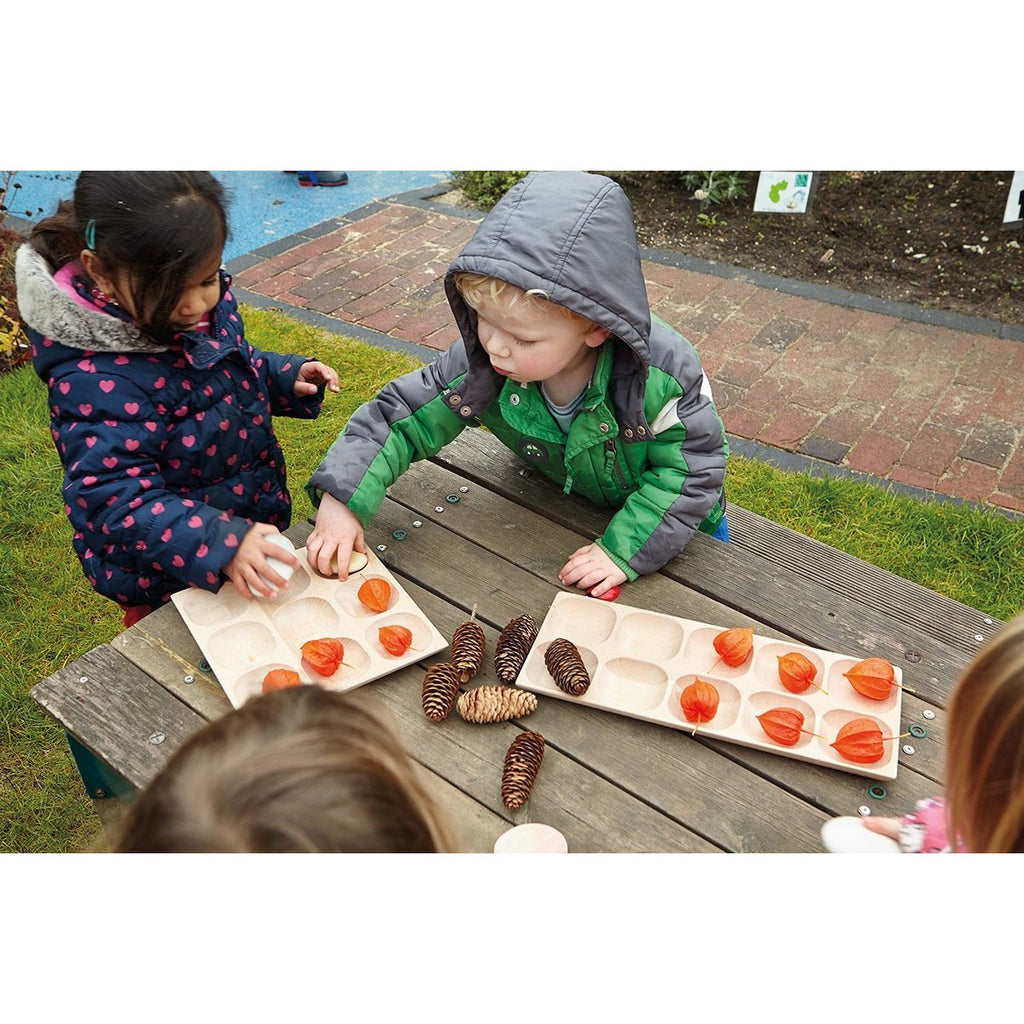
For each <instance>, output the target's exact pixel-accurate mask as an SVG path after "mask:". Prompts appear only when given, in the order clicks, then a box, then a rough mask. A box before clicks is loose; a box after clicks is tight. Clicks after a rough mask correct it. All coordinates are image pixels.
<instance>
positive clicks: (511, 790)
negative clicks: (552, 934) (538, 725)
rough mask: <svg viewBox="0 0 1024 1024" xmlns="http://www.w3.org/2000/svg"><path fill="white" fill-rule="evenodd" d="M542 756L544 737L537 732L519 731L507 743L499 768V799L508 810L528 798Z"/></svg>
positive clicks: (514, 808) (518, 806) (512, 809)
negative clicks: (503, 758)
mask: <svg viewBox="0 0 1024 1024" xmlns="http://www.w3.org/2000/svg"><path fill="white" fill-rule="evenodd" d="M543 757H544V737H543V736H541V734H540V733H539V732H521V733H520V734H519V735H518V736H517V737H516V738H515V739H514V740H513V741H512V743H511V744H510V745H509V748H508V750H507V752H506V753H505V765H504V767H503V768H502V770H501V799H502V802H503V803H504V804H505V806H506V807H507V808H508V809H509V810H510V811H515V810H518V809H519V808H520V807H522V806H523V804H525V803H526V801H527V800H528V799H529V798H530V790H531V789H532V788H533V784H534V782H535V781H536V779H537V772H539V771H540V762H541V760H542V759H543Z"/></svg>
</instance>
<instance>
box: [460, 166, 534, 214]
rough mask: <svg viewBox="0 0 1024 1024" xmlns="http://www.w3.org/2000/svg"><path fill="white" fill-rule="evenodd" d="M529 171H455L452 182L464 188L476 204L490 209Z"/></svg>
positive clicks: (483, 208)
mask: <svg viewBox="0 0 1024 1024" xmlns="http://www.w3.org/2000/svg"><path fill="white" fill-rule="evenodd" d="M528 173H529V171H455V172H454V173H453V174H452V184H453V185H454V186H455V187H456V188H458V189H461V190H462V193H463V195H465V197H466V198H467V199H468V200H469V201H470V202H471V203H473V205H474V206H478V207H479V208H480V209H481V210H489V209H490V208H491V207H492V206H494V204H495V203H496V202H497V201H498V200H499V199H500V198H501V197H502V196H503V195H504V194H505V193H506V192H507V191H508V190H509V189H510V188H511V187H512V186H513V185H514V184H515V183H516V182H517V181H520V180H521V179H523V178H525V177H526V175H527V174H528Z"/></svg>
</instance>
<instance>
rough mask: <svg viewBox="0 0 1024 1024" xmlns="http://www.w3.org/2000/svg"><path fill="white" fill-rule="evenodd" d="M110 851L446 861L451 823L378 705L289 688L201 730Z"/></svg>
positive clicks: (135, 811)
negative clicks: (430, 856)
mask: <svg viewBox="0 0 1024 1024" xmlns="http://www.w3.org/2000/svg"><path fill="white" fill-rule="evenodd" d="M112 845H113V849H114V851H115V852H118V853H445V852H452V851H454V850H455V849H456V845H455V841H454V837H453V835H452V834H451V833H450V831H449V825H448V824H447V822H446V821H445V820H444V818H443V816H442V814H441V813H440V812H439V810H438V808H437V806H436V805H435V803H434V801H433V800H432V799H431V798H430V797H429V796H428V794H427V793H426V791H425V790H424V789H423V786H422V785H421V783H420V781H419V779H418V778H417V776H416V773H415V770H414V767H413V763H412V761H411V760H410V758H409V756H408V754H407V753H406V751H405V749H404V748H403V747H402V744H401V742H400V741H399V739H398V735H397V733H396V731H395V729H394V727H393V725H392V724H391V722H390V718H389V715H388V713H387V711H386V709H385V708H384V706H383V705H382V704H380V703H379V702H378V701H376V700H375V699H374V698H372V697H370V696H368V695H363V694H355V693H336V692H332V691H329V690H324V689H322V688H321V687H319V686H315V685H314V686H296V687H292V688H290V689H286V690H277V691H274V692H272V693H268V694H265V695H263V696H260V697H256V698H254V699H252V700H250V701H248V702H246V703H245V704H243V705H242V707H240V708H238V709H237V710H235V711H231V712H229V713H228V714H227V715H225V716H224V717H223V718H220V719H218V720H217V721H215V722H212V723H210V724H209V725H208V726H206V727H205V728H204V729H202V730H200V731H199V732H197V733H196V734H195V735H194V736H192V737H191V738H190V739H188V740H187V741H186V742H185V743H184V744H183V745H182V746H181V747H180V748H179V749H178V750H177V751H176V752H175V753H174V755H173V756H172V757H171V759H170V761H168V763H167V764H166V766H165V767H164V769H163V770H162V771H161V773H160V774H159V775H158V776H157V777H156V778H155V779H154V780H153V782H152V783H151V784H150V785H149V786H148V787H147V788H146V790H145V791H144V792H143V793H142V795H141V796H140V797H139V799H138V801H137V802H136V803H135V804H134V805H133V806H132V808H131V809H130V810H129V812H128V814H127V815H126V817H125V819H124V821H123V822H122V824H121V826H120V828H119V829H118V834H117V835H116V837H115V839H114V841H113V843H112Z"/></svg>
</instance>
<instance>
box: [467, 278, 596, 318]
mask: <svg viewBox="0 0 1024 1024" xmlns="http://www.w3.org/2000/svg"><path fill="white" fill-rule="evenodd" d="M454 281H455V287H456V288H458V290H459V294H460V295H461V296H462V297H463V298H464V299H465V300H466V305H467V306H470V307H471V308H472V309H475V310H477V311H479V309H480V300H481V299H484V298H487V299H490V300H491V301H492V302H494V303H498V304H501V305H503V306H504V307H505V308H506V309H511V308H512V307H513V306H515V305H516V303H519V302H523V303H525V304H526V306H527V308H529V309H531V310H535V311H537V312H541V313H543V312H547V311H549V310H558V312H559V313H561V314H562V316H564V317H566V319H568V320H573V321H575V322H576V323H577V324H579V326H580V327H581V328H583V329H585V330H590V329H591V328H592V327H594V326H595V324H594V321H593V320H588V319H587V318H586V317H585V316H581V315H580V314H579V313H576V312H574V311H573V310H571V309H569V307H568V306H561V305H559V304H558V303H557V302H552V301H551V298H550V296H549V295H548V293H547V292H546V291H544V289H543V288H531V289H530V290H529V291H524V290H523V289H522V288H519V287H517V286H516V285H514V284H509V283H508V281H502V280H500V279H499V278H497V277H488V276H487V275H486V274H473V273H470V272H469V271H466V270H464V271H460V272H459V273H457V274H456V275H455V276H454Z"/></svg>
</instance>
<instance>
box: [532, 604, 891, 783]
mask: <svg viewBox="0 0 1024 1024" xmlns="http://www.w3.org/2000/svg"><path fill="white" fill-rule="evenodd" d="M725 628H727V627H725V626H714V625H710V624H709V623H706V622H695V621H693V620H691V619H682V618H677V617H676V616H672V615H663V614H660V613H658V612H651V611H647V610H645V609H643V608H634V607H630V606H629V605H622V604H618V603H614V604H613V603H611V602H602V601H595V600H594V599H593V598H590V597H584V596H581V595H577V594H569V593H562V594H558V595H557V596H556V597H555V599H554V601H553V602H552V604H551V607H550V609H549V610H548V614H547V616H546V617H545V619H544V622H543V623H541V627H540V631H539V633H538V635H537V640H536V642H535V643H534V645H533V648H532V649H531V651H530V654H529V656H528V657H527V659H526V662H525V664H524V665H523V668H522V671H521V672H520V673H519V677H518V679H517V680H516V683H517V685H518V686H521V687H522V688H523V689H526V690H531V691H533V692H534V693H539V694H545V695H547V696H551V697H558V698H559V699H561V700H568V701H576V702H578V703H580V704H584V705H587V706H590V707H596V708H600V709H601V710H603V711H612V712H615V713H617V714H621V715H627V716H629V717H631V718H639V719H643V720H644V721H648V722H656V723H658V724H660V725H666V726H669V727H670V728H673V729H682V730H686V731H687V732H690V733H692V732H693V731H694V723H692V722H688V721H687V720H686V718H685V717H684V715H683V710H682V707H681V706H680V703H679V696H680V693H681V692H682V690H683V688H684V687H686V686H687V685H689V684H690V683H692V682H693V681H694V679H695V678H697V677H698V676H699V677H700V678H701V679H704V680H706V681H708V682H710V683H713V684H714V686H715V687H716V689H717V690H718V693H719V704H718V710H717V712H716V714H715V717H714V718H713V719H712V720H711V721H710V722H702V723H700V725H699V726H697V731H698V733H699V734H700V735H704V736H715V737H717V738H719V739H723V740H728V741H730V742H733V743H739V744H742V745H744V746H748V747H757V748H759V749H761V750H768V751H770V752H771V753H773V754H782V755H783V756H785V757H793V758H796V759H797V760H802V761H811V762H814V763H817V764H823V765H827V766H828V767H830V768H838V769H839V770H841V771H845V772H851V773H853V774H855V775H865V776H867V777H869V778H874V779H895V778H896V770H897V767H898V762H899V742H900V741H899V739H886V740H885V743H884V749H885V753H884V754H883V755H882V759H881V760H880V761H876V762H875V763H874V764H858V763H856V762H852V761H847V760H846V759H844V758H843V757H841V756H840V754H839V753H838V751H836V750H835V749H834V748H833V747H832V746H831V745H830V744H831V743H832V742H833V741H834V740H835V738H836V734H837V733H838V731H839V729H840V728H841V727H842V726H843V725H844V724H845V723H846V722H849V721H850V720H852V719H854V718H870V719H873V720H874V721H875V722H877V724H878V726H879V728H880V729H881V730H882V736H883V737H890V736H891V737H898V735H899V732H900V729H899V725H900V710H901V698H902V693H903V691H902V689H901V688H900V685H897V686H896V687H894V688H893V690H892V692H891V693H890V695H889V696H888V697H887V698H886V699H885V700H881V701H877V700H869V699H868V698H867V697H864V696H862V695H861V694H859V693H857V691H856V690H854V688H853V687H852V686H851V685H850V682H849V680H847V679H846V678H845V677H844V675H843V673H845V672H848V671H849V670H850V668H851V667H852V666H853V665H854V664H856V663H857V662H858V661H860V660H861V657H857V656H853V655H847V654H839V653H836V652H834V651H824V650H820V649H819V648H816V647H808V646H806V645H804V644H796V643H788V642H786V641H783V640H777V639H774V638H769V637H762V636H758V635H757V634H756V633H755V635H754V638H753V651H752V653H751V656H750V658H749V659H748V660H747V661H746V662H745V663H744V664H743V665H739V666H737V667H736V668H730V667H729V666H728V665H726V664H725V662H723V661H721V660H720V659H719V657H718V654H717V652H716V651H715V649H714V646H713V642H714V639H715V637H716V636H717V635H718V634H719V633H721V632H722V631H723V630H724V629H725ZM556 637H564V638H565V639H567V640H571V641H572V642H573V643H574V644H575V645H576V647H577V649H578V650H579V652H580V656H581V657H582V658H583V662H584V664H585V665H586V667H587V671H588V672H589V673H590V678H591V684H590V687H589V689H588V690H587V692H586V693H585V694H584V695H583V696H581V697H573V696H571V695H569V694H567V693H565V692H564V691H562V690H560V689H559V688H558V687H557V686H556V685H555V682H554V680H553V679H552V678H551V675H550V673H549V672H548V669H547V666H546V665H545V664H544V652H545V651H546V650H547V647H548V644H550V642H551V641H552V640H554V639H555V638H556ZM793 651H797V652H799V653H801V654H803V655H804V656H806V657H807V658H809V659H810V661H811V662H812V663H813V664H814V665H815V666H816V667H817V670H818V672H817V675H816V676H815V680H814V682H815V683H817V684H818V685H819V686H821V689H820V690H819V689H817V688H816V687H815V686H813V685H812V686H810V687H808V689H806V690H804V691H803V692H802V693H791V692H790V691H789V690H787V689H786V688H785V687H784V686H783V685H782V683H781V682H780V681H779V674H778V657H779V655H783V654H787V653H790V652H793ZM863 657H868V655H863ZM894 669H895V681H896V683H897V684H902V681H903V674H902V671H901V669H900V668H899V666H894ZM773 707H787V708H795V709H796V710H798V711H800V712H801V713H802V714H803V716H804V724H803V728H804V729H805V730H807V732H808V733H818V734H820V735H821V736H823V737H825V738H824V739H820V738H817V737H815V736H812V735H807V734H806V733H805V734H802V735H801V737H800V739H799V741H798V742H797V743H796V745H795V746H792V747H787V746H783V745H782V744H779V743H776V742H775V741H774V740H772V739H771V737H769V736H768V735H767V733H765V731H764V730H763V729H762V728H761V725H760V723H759V722H758V720H757V718H756V716H757V715H759V714H761V713H763V712H764V711H767V710H768V709H769V708H773Z"/></svg>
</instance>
